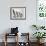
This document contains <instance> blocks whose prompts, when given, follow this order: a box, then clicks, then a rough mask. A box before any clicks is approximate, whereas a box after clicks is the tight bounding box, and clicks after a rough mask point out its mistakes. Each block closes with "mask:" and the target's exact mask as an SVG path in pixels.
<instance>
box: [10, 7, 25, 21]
mask: <svg viewBox="0 0 46 46" xmlns="http://www.w3.org/2000/svg"><path fill="white" fill-rule="evenodd" d="M10 19H11V20H25V19H26V7H10Z"/></svg>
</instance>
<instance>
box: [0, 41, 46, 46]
mask: <svg viewBox="0 0 46 46" xmlns="http://www.w3.org/2000/svg"><path fill="white" fill-rule="evenodd" d="M30 44H31V45H30V46H37V43H33V42H32V43H30ZM0 46H4V43H0ZM8 46H15V43H8ZM21 46H25V45H21ZM41 46H46V43H44V45H41Z"/></svg>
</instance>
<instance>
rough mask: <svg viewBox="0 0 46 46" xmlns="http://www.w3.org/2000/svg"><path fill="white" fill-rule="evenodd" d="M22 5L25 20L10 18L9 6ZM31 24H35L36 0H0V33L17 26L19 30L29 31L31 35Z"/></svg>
mask: <svg viewBox="0 0 46 46" xmlns="http://www.w3.org/2000/svg"><path fill="white" fill-rule="evenodd" d="M24 6H25V7H26V20H10V7H24ZM32 24H36V0H0V34H2V33H3V32H5V31H6V29H8V28H11V27H16V26H17V27H19V31H20V32H29V33H30V35H31V36H32V32H33V31H32V29H31V25H32ZM7 32H8V31H7Z"/></svg>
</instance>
